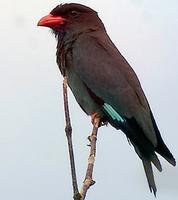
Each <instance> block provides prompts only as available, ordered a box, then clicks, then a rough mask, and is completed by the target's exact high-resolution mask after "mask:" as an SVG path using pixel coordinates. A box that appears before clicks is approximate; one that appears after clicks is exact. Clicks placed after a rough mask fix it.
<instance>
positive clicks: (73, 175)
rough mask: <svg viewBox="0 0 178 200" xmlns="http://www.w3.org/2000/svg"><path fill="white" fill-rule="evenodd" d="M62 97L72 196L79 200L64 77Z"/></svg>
mask: <svg viewBox="0 0 178 200" xmlns="http://www.w3.org/2000/svg"><path fill="white" fill-rule="evenodd" d="M63 97H64V110H65V121H66V127H65V132H66V136H67V142H68V149H69V157H70V166H71V174H72V186H73V194H74V196H73V198H74V200H80V199H81V195H80V193H79V191H78V185H77V177H76V170H75V160H74V152H73V144H72V126H71V123H70V115H69V106H68V94H67V79H66V77H64V81H63Z"/></svg>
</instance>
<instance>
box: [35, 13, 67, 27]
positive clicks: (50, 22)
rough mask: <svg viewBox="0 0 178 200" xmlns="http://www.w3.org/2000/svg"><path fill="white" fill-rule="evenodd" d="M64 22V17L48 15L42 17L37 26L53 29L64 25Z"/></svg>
mask: <svg viewBox="0 0 178 200" xmlns="http://www.w3.org/2000/svg"><path fill="white" fill-rule="evenodd" d="M64 21H65V19H64V18H63V17H60V16H54V15H51V14H49V15H46V16H45V17H42V18H41V19H40V21H39V22H38V24H37V25H38V26H46V27H50V28H52V27H54V26H56V25H61V24H64Z"/></svg>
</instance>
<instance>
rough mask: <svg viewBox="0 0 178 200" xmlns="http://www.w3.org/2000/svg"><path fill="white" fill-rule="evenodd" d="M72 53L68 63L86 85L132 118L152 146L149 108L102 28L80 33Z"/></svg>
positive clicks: (133, 77)
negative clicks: (97, 30)
mask: <svg viewBox="0 0 178 200" xmlns="http://www.w3.org/2000/svg"><path fill="white" fill-rule="evenodd" d="M72 57H73V58H72V64H73V66H72V67H74V69H75V71H76V73H77V74H78V75H79V77H80V78H81V80H83V82H84V83H85V84H86V85H87V87H88V88H89V89H90V90H91V91H92V92H93V93H95V94H96V95H97V96H98V97H99V98H101V99H102V100H103V101H104V102H106V103H107V104H109V105H110V106H112V108H113V109H114V110H115V111H116V112H117V113H119V114H120V115H121V116H123V117H125V118H135V120H136V121H137V123H138V124H139V126H140V127H141V128H142V130H143V132H144V134H145V135H146V136H147V138H148V139H149V140H150V141H151V142H152V144H154V145H155V146H156V143H157V139H156V134H155V132H154V128H153V125H152V121H151V117H150V108H149V105H148V103H147V100H146V97H145V95H144V93H143V91H142V88H141V86H140V83H139V80H138V78H137V76H136V74H135V73H134V71H133V69H132V68H131V67H130V65H129V64H128V62H127V61H126V60H125V59H124V57H123V56H122V55H121V54H120V52H119V51H118V50H117V48H116V47H115V46H114V44H113V43H112V42H111V40H110V39H109V37H108V36H107V35H106V34H103V33H102V32H95V33H94V34H92V33H90V34H89V33H86V34H81V35H80V36H79V38H78V39H77V40H76V41H75V43H74V44H73V48H72Z"/></svg>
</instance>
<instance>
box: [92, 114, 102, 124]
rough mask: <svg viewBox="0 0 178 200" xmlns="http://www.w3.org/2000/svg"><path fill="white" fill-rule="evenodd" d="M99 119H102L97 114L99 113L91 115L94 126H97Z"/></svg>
mask: <svg viewBox="0 0 178 200" xmlns="http://www.w3.org/2000/svg"><path fill="white" fill-rule="evenodd" d="M98 119H101V117H100V115H99V114H98V113H97V112H94V113H93V114H92V115H91V123H92V124H93V125H96V123H97V121H98Z"/></svg>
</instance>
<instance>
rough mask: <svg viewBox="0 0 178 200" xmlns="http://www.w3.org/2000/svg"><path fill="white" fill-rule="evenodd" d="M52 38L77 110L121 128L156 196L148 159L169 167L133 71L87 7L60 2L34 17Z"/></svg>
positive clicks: (170, 158)
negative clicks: (37, 18)
mask: <svg viewBox="0 0 178 200" xmlns="http://www.w3.org/2000/svg"><path fill="white" fill-rule="evenodd" d="M38 26H45V27H49V28H51V29H52V32H53V33H54V34H55V37H56V38H57V52H56V56H57V64H58V66H59V69H60V71H61V73H62V75H63V76H65V77H66V78H67V83H68V85H69V87H70V89H71V91H72V93H73V95H74V97H75V99H76V101H77V102H78V104H79V105H80V107H81V108H82V110H83V111H84V112H85V113H86V114H87V115H90V116H91V117H92V119H94V118H95V117H96V116H99V117H100V118H101V120H102V122H103V123H106V122H107V123H110V124H111V125H112V126H113V127H115V128H116V129H120V130H121V131H122V132H123V133H125V135H126V137H127V139H128V140H129V141H130V143H131V144H132V145H133V147H134V149H135V152H136V153H137V155H138V156H139V158H140V159H141V161H142V163H143V167H144V170H145V174H146V178H147V181H148V185H149V188H150V191H151V192H153V193H154V195H156V191H157V189H156V185H155V181H154V175H153V170H152V164H153V165H154V166H155V167H156V168H157V169H158V170H159V171H162V167H161V164H160V161H159V159H158V157H157V153H158V154H160V155H161V156H162V157H163V158H165V159H166V160H167V161H168V162H169V163H170V164H172V165H173V166H175V165H176V161H175V159H174V157H173V155H172V154H171V152H170V150H169V149H168V147H167V146H166V144H165V143H164V141H163V139H162V137H161V134H160V131H159V129H158V127H157V124H156V122H155V119H154V116H153V113H152V111H151V108H150V105H149V103H148V100H147V98H146V96H145V94H144V92H143V89H142V87H141V84H140V82H139V80H138V77H137V75H136V74H135V72H134V70H133V69H132V68H131V66H130V65H129V63H128V62H127V60H126V59H125V58H124V57H123V56H122V54H121V53H120V52H119V50H118V49H117V47H116V46H115V45H114V44H113V42H112V41H111V39H110V37H109V36H108V34H107V32H106V29H105V27H104V24H103V23H102V21H101V19H100V18H99V17H98V14H97V12H96V11H94V10H93V9H91V8H89V7H87V6H84V5H81V4H76V3H69V4H60V5H58V6H57V7H55V8H54V9H53V10H52V11H51V12H50V14H49V15H47V16H45V17H43V18H41V19H40V21H39V22H38Z"/></svg>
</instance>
